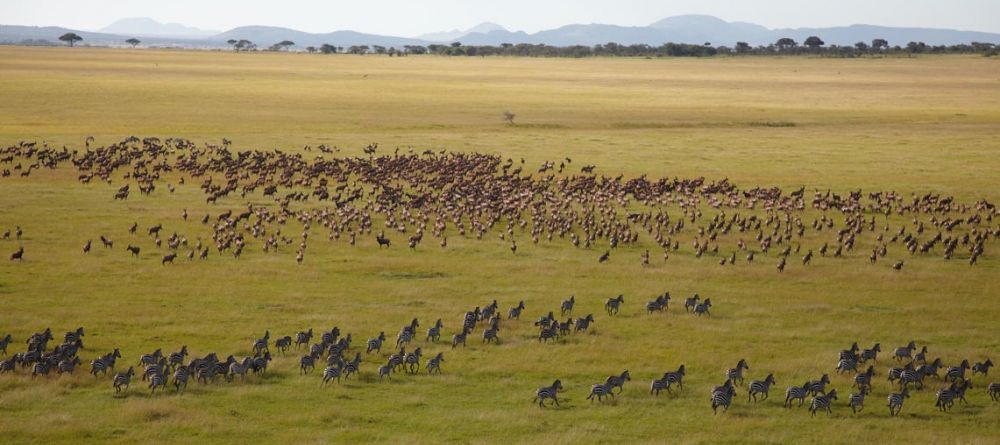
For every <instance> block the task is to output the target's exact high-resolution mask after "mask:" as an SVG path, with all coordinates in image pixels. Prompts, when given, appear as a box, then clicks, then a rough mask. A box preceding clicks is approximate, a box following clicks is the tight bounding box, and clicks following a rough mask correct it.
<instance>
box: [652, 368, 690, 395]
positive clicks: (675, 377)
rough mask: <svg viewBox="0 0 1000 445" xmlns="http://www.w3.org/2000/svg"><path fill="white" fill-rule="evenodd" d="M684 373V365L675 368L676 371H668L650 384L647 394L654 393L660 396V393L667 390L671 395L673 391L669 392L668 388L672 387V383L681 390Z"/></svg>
mask: <svg viewBox="0 0 1000 445" xmlns="http://www.w3.org/2000/svg"><path fill="white" fill-rule="evenodd" d="M684 373H685V371H684V365H681V366H680V367H679V368H677V371H668V372H665V373H663V377H662V378H660V379H659V380H653V383H651V384H650V387H649V392H650V393H651V394H652V393H653V392H655V393H656V395H660V391H662V390H667V392H668V393H671V394H673V391H671V390H670V386H672V385H673V384H674V383H676V384H677V387H678V388H681V389H683V388H684V382H683V380H684Z"/></svg>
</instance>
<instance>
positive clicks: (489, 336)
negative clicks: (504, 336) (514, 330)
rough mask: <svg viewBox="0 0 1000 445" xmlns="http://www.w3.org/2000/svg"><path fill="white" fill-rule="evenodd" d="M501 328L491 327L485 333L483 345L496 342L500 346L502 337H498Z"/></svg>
mask: <svg viewBox="0 0 1000 445" xmlns="http://www.w3.org/2000/svg"><path fill="white" fill-rule="evenodd" d="M498 331H499V328H498V327H496V326H491V327H489V328H486V329H485V330H484V331H483V343H490V342H496V343H497V344H500V337H499V336H497V332H498Z"/></svg>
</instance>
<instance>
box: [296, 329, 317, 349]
mask: <svg viewBox="0 0 1000 445" xmlns="http://www.w3.org/2000/svg"><path fill="white" fill-rule="evenodd" d="M312 337H313V330H312V328H309V330H308V331H305V332H302V331H300V332H299V333H298V334H295V349H299V346H302V345H306V346H309V342H310V341H312Z"/></svg>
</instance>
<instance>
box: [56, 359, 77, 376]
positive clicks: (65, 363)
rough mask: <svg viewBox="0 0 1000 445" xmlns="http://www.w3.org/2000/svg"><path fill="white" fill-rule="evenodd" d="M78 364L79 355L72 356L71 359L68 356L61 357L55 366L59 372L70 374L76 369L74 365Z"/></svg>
mask: <svg viewBox="0 0 1000 445" xmlns="http://www.w3.org/2000/svg"><path fill="white" fill-rule="evenodd" d="M79 364H80V357H73V358H72V359H68V358H67V359H62V360H60V361H59V364H58V365H57V366H56V371H58V372H59V373H60V374H63V373H70V374H72V373H73V370H75V369H76V365H79Z"/></svg>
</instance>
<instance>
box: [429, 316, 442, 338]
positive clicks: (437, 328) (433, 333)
mask: <svg viewBox="0 0 1000 445" xmlns="http://www.w3.org/2000/svg"><path fill="white" fill-rule="evenodd" d="M442 327H444V324H443V323H441V319H440V318H439V319H438V320H437V322H435V323H434V326H431V327H430V328H428V329H427V340H430V341H433V342H435V343H437V341H438V340H440V339H441V328H442Z"/></svg>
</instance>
